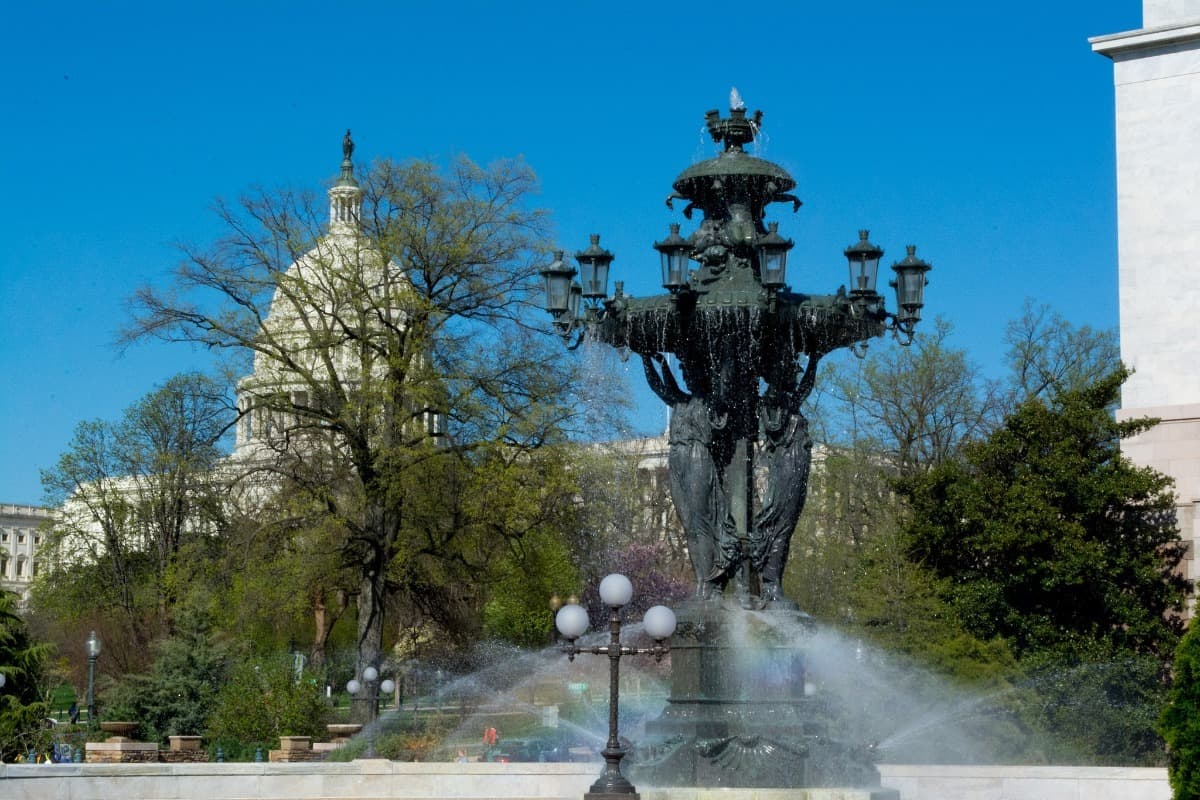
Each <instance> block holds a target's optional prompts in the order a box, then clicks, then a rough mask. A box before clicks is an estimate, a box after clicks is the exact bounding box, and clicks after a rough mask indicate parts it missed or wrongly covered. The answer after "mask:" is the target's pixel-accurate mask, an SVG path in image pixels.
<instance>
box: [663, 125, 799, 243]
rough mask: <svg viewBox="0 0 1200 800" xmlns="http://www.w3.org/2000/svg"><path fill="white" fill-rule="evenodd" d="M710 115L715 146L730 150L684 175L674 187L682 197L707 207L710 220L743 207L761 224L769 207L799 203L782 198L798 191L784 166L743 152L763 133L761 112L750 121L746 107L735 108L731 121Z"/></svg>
mask: <svg viewBox="0 0 1200 800" xmlns="http://www.w3.org/2000/svg"><path fill="white" fill-rule="evenodd" d="M704 116H705V124H706V125H707V127H708V132H709V134H710V135H711V136H712V138H713V141H714V142H719V143H723V144H724V145H725V148H724V150H723V151H722V152H721V153H720V155H718V156H717V157H716V158H710V159H707V160H705V161H701V162H700V163H698V164H693V165H692V166H690V167H688V168H687V169H685V170H684V171H683V172H681V173H680V174H679V177H678V178H676V179H675V183H674V188H675V191H676V192H677V193H678V195H679V196H680V197H683V198H684V199H686V200H689V201H691V202H692V203H693V204H694V205H696V206H698V207H699V208H701V209H702V210H703V211H704V215H705V217H707V218H709V219H712V218H720V217H725V216H728V211H727V210H726V209H727V206H728V205H729V204H731V203H739V202H740V203H744V204H746V205H748V206H749V207H750V209H751V213H752V215H753V217H754V219H756V220H757V219H761V218H762V216H763V209H764V208H765V207H766V205H767V204H768V203H771V202H774V201H776V200H778V201H785V200H786V201H791V200H793V198H791V197H787V198H784V197H781V196H780V195H782V194H783V193H784V192H788V191H791V190H792V189H794V188H795V187H796V181H795V179H793V178H792V176H791V175H789V174H788V173H787V171H786V170H785V169H784V168H783V167H781V166H779V165H778V164H774V163H772V162H770V161H766V160H764V159H761V158H755V157H754V156H751V155H747V154H746V152H745V150H744V149H743V146H744V145H745V144H747V143H748V142H752V141H754V137H755V136H756V135H757V134H758V131H759V130H761V128H762V117H763V113H762V112H761V111H756V112H754V117H753V118H752V119H747V117H746V111H745V109H742V108H735V109H732V110H731V111H730V112H729V118H728V119H721V116H720V112H718V111H715V110H714V111H709V112H708V113H706V114H705V115H704Z"/></svg>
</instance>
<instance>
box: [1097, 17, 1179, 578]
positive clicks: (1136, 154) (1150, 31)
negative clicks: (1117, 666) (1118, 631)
mask: <svg viewBox="0 0 1200 800" xmlns="http://www.w3.org/2000/svg"><path fill="white" fill-rule="evenodd" d="M1091 44H1092V49H1093V50H1094V51H1095V52H1097V53H1100V54H1102V55H1104V56H1107V57H1108V58H1111V59H1112V61H1113V76H1114V83H1115V87H1116V88H1115V91H1116V150H1117V152H1116V157H1117V232H1118V240H1119V241H1118V253H1119V261H1120V267H1119V275H1120V277H1119V289H1120V333H1121V358H1122V360H1124V361H1125V363H1126V364H1128V365H1130V366H1131V367H1133V368H1134V370H1135V373H1134V375H1133V376H1132V377H1131V378H1130V379H1129V381H1128V382H1127V383H1126V384H1125V387H1124V389H1123V391H1122V397H1121V409H1120V411H1119V417H1120V418H1122V419H1129V418H1132V417H1145V416H1150V417H1158V418H1159V419H1161V420H1162V422H1161V424H1159V425H1158V426H1157V427H1155V428H1154V429H1152V430H1150V431H1148V432H1146V433H1144V434H1142V435H1140V436H1138V437H1136V438H1134V439H1131V440H1129V441H1127V442H1126V443H1125V446H1124V451H1125V453H1126V454H1127V455H1128V456H1129V457H1130V458H1131V459H1133V460H1134V461H1136V462H1137V463H1140V464H1144V465H1147V466H1152V467H1154V468H1156V469H1158V470H1160V471H1162V472H1165V473H1167V474H1168V475H1170V476H1171V477H1173V478H1174V479H1175V491H1176V493H1177V501H1176V502H1177V508H1178V514H1179V527H1180V533H1181V536H1182V537H1183V539H1184V540H1185V541H1187V542H1189V543H1191V548H1190V552H1189V555H1188V560H1187V563H1186V571H1187V577H1189V578H1191V579H1193V580H1195V579H1197V578H1200V574H1197V564H1196V561H1195V560H1194V558H1193V553H1194V551H1195V547H1196V541H1197V539H1198V538H1200V511H1198V508H1200V336H1198V335H1197V333H1198V332H1200V196H1198V195H1197V192H1198V191H1200V190H1198V189H1197V187H1200V0H1143V3H1142V27H1141V28H1140V29H1138V30H1133V31H1127V32H1124V33H1116V34H1111V35H1107V36H1098V37H1095V38H1093V39H1092V40H1091Z"/></svg>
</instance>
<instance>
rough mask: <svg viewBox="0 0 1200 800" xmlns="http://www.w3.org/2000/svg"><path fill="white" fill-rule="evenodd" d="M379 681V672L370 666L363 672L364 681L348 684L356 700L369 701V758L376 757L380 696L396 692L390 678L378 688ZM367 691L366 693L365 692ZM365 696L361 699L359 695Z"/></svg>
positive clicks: (349, 682) (355, 680) (356, 680)
mask: <svg viewBox="0 0 1200 800" xmlns="http://www.w3.org/2000/svg"><path fill="white" fill-rule="evenodd" d="M378 680H379V670H377V669H375V667H373V666H368V667H366V668H365V669H364V670H363V671H362V680H361V681H360V680H358V679H357V678H351V679H350V680H349V681H347V682H346V691H347V692H349V693H350V695H351V696H352V697H353V698H354V699H356V700H366V701H367V752H366V753H365V755H366V757H367V758H374V757H375V731H374V725H375V720H376V718H377V717H378V716H379V695H380V693H381V692H382V693H383V694H391V693H392V692H394V691H396V683H395V681H393V680H391V679H390V678H387V679H384V680H383V682H382V683H380V684H379V686H378V687H376V686H375V682H376V681H378ZM364 689H365V690H366V691H365V693H364V691H363V690H364ZM360 694H362V695H363V696H362V697H360V696H359V695H360Z"/></svg>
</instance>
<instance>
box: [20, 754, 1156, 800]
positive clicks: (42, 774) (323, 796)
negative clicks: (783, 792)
mask: <svg viewBox="0 0 1200 800" xmlns="http://www.w3.org/2000/svg"><path fill="white" fill-rule="evenodd" d="M600 769H601V765H599V764H595V763H591V764H492V763H472V764H451V763H433V762H430V763H421V764H417V763H403V762H397V761H383V760H360V761H350V762H341V763H329V762H326V763H293V764H242V763H239V764H216V763H209V764H158V763H155V764H0V797H4V798H5V800H45V798H51V797H61V798H70V800H130V798H138V800H338V799H339V798H346V799H347V800H348V799H349V798H372V799H379V800H382V798H390V799H391V800H440V799H442V798H444V799H445V800H467V799H470V800H490V799H492V798H494V800H518V799H519V798H536V800H560V799H561V800H579V798H580V797H582V796H583V794H584V793H585V792H586V791H587V790H588V787H589V786H591V784H592V782H593V781H595V779H596V777H597V775H598V774H599V771H600ZM879 770H880V772H881V773H882V775H883V784H884V786H889V787H892V788H894V789H897V790H899V792H900V797H901V800H963V798H986V799H987V800H1031V798H1040V799H1041V800H1048V799H1050V798H1071V800H1081V798H1087V800H1170V797H1171V789H1170V786H1169V785H1168V784H1167V772H1166V770H1165V769H1142V768H1105V767H989V766H971V767H950V766H909V765H897V764H883V765H880V768H879ZM702 791H703V790H696V789H691V790H678V791H677V792H671V793H670V794H669V800H700V797H701V796H702V795H701V793H702ZM725 793H726V794H729V792H725ZM651 794H653V795H654V798H653V800H659V797H660V795H661V796H662V797H663V798H668V795H667V794H665V793H664V792H663V791H660V790H651V789H646V790H645V792H644V796H645V797H647V798H648V800H649V796H650V795H651ZM705 794H706V795H707V793H706V792H705ZM709 796H711V795H709Z"/></svg>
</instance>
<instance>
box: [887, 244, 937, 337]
mask: <svg viewBox="0 0 1200 800" xmlns="http://www.w3.org/2000/svg"><path fill="white" fill-rule="evenodd" d="M906 249H907V250H908V255H906V256H905V257H904V260H903V261H901V262H899V263H896V264H892V269H894V270H895V271H896V278H895V280H893V281H892V282H891V285H892V288H894V289H895V290H896V307H897V308H898V309H899V313H897V314H896V320H897V321H898V322H900V323H902V324H905V325H909V326H911V325H914V324H915V323H917V322H918V321H919V320H920V319H921V308H922V307H923V306H924V305H925V287H926V286H927V285H928V284H929V281H928V279H926V277H925V273H926V272H929V270H930V269H932V268H933V267H932V265H931V264H929V263H928V262H927V261H922V260H921V259H919V258H917V246H916V245H915V244H910V245H908V247H907V248H906Z"/></svg>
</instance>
